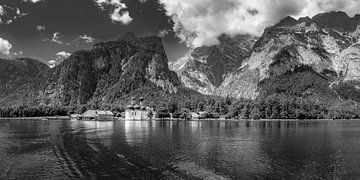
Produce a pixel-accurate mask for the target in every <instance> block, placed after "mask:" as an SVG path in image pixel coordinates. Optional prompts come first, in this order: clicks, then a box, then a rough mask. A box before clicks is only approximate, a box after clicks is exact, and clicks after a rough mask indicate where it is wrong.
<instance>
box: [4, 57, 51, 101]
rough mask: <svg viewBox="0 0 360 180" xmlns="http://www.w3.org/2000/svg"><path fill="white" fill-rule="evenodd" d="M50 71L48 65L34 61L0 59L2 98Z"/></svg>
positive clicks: (26, 59)
mask: <svg viewBox="0 0 360 180" xmlns="http://www.w3.org/2000/svg"><path fill="white" fill-rule="evenodd" d="M48 69H49V67H48V66H47V65H45V64H43V63H41V62H40V61H37V60H34V59H29V58H20V59H13V60H6V59H0V97H4V96H6V95H8V94H9V93H11V92H13V91H15V90H16V89H18V88H20V87H21V86H23V85H24V84H26V83H27V82H28V81H30V80H31V79H32V78H35V77H36V76H37V75H39V74H40V73H41V72H44V71H46V70H48Z"/></svg>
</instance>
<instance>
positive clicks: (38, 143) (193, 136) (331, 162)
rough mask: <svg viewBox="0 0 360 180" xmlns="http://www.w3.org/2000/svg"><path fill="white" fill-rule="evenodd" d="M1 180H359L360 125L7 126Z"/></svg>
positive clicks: (0, 141)
mask: <svg viewBox="0 0 360 180" xmlns="http://www.w3.org/2000/svg"><path fill="white" fill-rule="evenodd" d="M0 179H360V121H306V122H300V121H295V122H294V121H293V122H248V123H246V122H218V121H211V122H206V121H203V122H196V121H193V122H141V121H137V122H131V121H127V122H82V121H41V120H39V121H34V120H12V121H5V120H2V121H0Z"/></svg>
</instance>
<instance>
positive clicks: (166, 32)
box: [157, 29, 171, 37]
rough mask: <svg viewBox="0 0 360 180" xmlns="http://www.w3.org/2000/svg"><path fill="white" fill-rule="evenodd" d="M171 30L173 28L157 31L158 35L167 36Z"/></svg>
mask: <svg viewBox="0 0 360 180" xmlns="http://www.w3.org/2000/svg"><path fill="white" fill-rule="evenodd" d="M170 32H171V29H162V30H160V31H159V32H158V33H157V36H158V37H165V36H166V35H168V34H169V33H170Z"/></svg>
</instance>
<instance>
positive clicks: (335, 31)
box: [216, 12, 359, 102]
mask: <svg viewBox="0 0 360 180" xmlns="http://www.w3.org/2000/svg"><path fill="white" fill-rule="evenodd" d="M345 15H346V14H345ZM347 21H349V22H351V23H352V24H353V25H352V27H344V28H341V27H343V26H345V25H344V24H342V23H343V22H347ZM358 24H359V22H358V21H357V16H355V17H354V18H350V17H348V16H347V15H346V16H344V13H339V12H331V13H326V14H321V15H318V16H315V17H314V18H313V19H310V18H300V19H299V20H295V19H293V18H291V17H287V18H285V19H283V20H282V21H281V22H279V23H278V24H277V25H275V26H273V27H270V28H268V29H266V30H265V32H264V34H263V35H262V37H261V38H260V39H259V40H258V41H257V42H256V44H255V46H254V49H253V52H252V54H251V56H250V58H249V59H247V60H246V61H244V63H243V64H242V65H241V67H240V68H239V69H238V70H237V71H235V72H234V73H233V74H231V75H230V76H228V77H227V79H226V80H225V81H224V83H223V84H222V85H221V86H220V87H219V88H218V89H217V91H216V94H218V95H222V96H233V97H236V98H248V99H256V98H266V97H269V96H276V95H285V96H298V97H304V98H309V99H312V100H315V101H321V102H324V101H328V102H332V101H337V100H339V99H342V98H344V97H342V95H341V94H342V93H340V92H339V91H342V90H341V88H337V89H336V90H335V88H333V85H334V83H335V82H336V83H337V84H339V82H347V85H349V84H350V82H352V84H353V85H354V83H353V82H358V80H359V77H358V76H357V74H358V73H359V71H358V68H359V64H358V62H357V59H358V58H359V56H358V54H357V53H358V46H357V45H353V44H354V43H356V42H357V39H358V35H357V34H358V33H357V31H358V30H357V28H354V27H357V25H358ZM349 64H352V67H351V68H349ZM355 84H356V83H355Z"/></svg>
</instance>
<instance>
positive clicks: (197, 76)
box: [170, 35, 255, 95]
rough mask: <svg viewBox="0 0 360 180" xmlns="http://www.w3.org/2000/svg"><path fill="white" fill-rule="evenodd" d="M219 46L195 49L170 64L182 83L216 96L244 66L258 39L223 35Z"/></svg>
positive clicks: (246, 36)
mask: <svg viewBox="0 0 360 180" xmlns="http://www.w3.org/2000/svg"><path fill="white" fill-rule="evenodd" d="M219 42H220V44H219V45H216V46H204V47H199V48H195V49H192V50H191V51H190V52H189V53H188V54H187V55H186V56H185V57H183V58H180V59H179V60H177V61H175V62H172V63H170V68H171V69H172V70H174V71H175V72H177V74H178V75H179V77H180V79H181V82H182V84H183V85H184V86H185V87H187V88H190V89H193V90H196V91H198V92H200V93H203V94H207V95H212V94H213V93H214V92H215V90H216V88H218V87H219V86H220V85H221V84H222V82H223V81H224V79H225V77H226V76H227V75H228V74H229V73H231V72H233V71H234V70H236V69H237V68H238V67H240V66H241V64H242V62H243V60H244V59H245V58H247V57H248V56H249V55H250V52H251V49H252V46H253V45H254V43H255V38H254V37H252V36H248V35H239V36H235V37H229V36H225V35H223V36H220V37H219Z"/></svg>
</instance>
